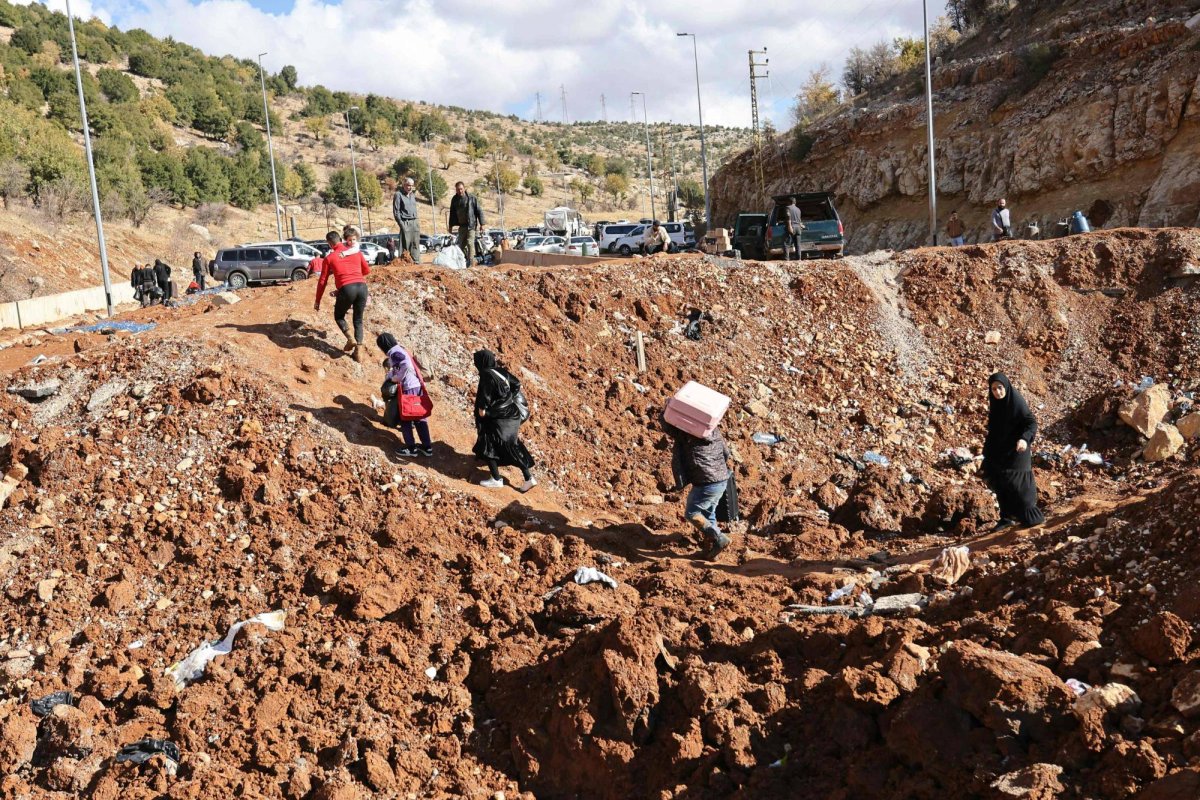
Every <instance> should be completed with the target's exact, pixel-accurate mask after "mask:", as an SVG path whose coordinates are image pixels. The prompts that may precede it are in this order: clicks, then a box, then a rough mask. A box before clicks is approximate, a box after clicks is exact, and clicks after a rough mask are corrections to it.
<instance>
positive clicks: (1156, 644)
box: [1133, 611, 1192, 667]
mask: <svg viewBox="0 0 1200 800" xmlns="http://www.w3.org/2000/svg"><path fill="white" fill-rule="evenodd" d="M1191 645H1192V630H1191V626H1190V625H1188V624H1187V623H1186V622H1184V621H1183V620H1182V619H1180V618H1179V617H1178V616H1176V615H1175V614H1172V613H1171V612H1170V611H1162V612H1159V613H1158V614H1155V615H1154V616H1153V617H1151V618H1150V619H1149V620H1147V621H1146V622H1144V623H1142V624H1141V625H1140V626H1138V629H1137V630H1136V631H1134V633H1133V649H1134V652H1136V653H1137V654H1138V655H1139V656H1141V657H1142V658H1144V659H1146V660H1147V661H1149V662H1150V663H1151V664H1154V665H1155V666H1160V667H1161V666H1166V665H1167V664H1170V663H1172V662H1175V661H1181V660H1182V659H1183V657H1184V655H1186V654H1187V651H1188V648H1189V647H1191Z"/></svg>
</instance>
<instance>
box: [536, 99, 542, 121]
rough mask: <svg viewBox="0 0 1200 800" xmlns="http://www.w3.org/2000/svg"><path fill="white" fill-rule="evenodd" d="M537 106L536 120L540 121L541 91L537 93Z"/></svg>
mask: <svg viewBox="0 0 1200 800" xmlns="http://www.w3.org/2000/svg"><path fill="white" fill-rule="evenodd" d="M537 106H538V110H537V121H538V122H541V121H542V93H541V92H538V93H537Z"/></svg>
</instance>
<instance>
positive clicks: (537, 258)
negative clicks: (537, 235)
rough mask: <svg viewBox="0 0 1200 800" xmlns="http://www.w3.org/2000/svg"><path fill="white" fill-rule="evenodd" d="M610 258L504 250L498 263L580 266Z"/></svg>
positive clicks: (537, 265) (528, 265)
mask: <svg viewBox="0 0 1200 800" xmlns="http://www.w3.org/2000/svg"><path fill="white" fill-rule="evenodd" d="M611 260H612V259H610V258H596V257H593V256H568V255H560V254H558V253H530V252H528V251H526V250H505V251H504V254H503V255H502V256H501V257H500V263H501V264H506V265H509V266H517V267H582V266H584V265H586V264H599V263H600V262H602V261H611Z"/></svg>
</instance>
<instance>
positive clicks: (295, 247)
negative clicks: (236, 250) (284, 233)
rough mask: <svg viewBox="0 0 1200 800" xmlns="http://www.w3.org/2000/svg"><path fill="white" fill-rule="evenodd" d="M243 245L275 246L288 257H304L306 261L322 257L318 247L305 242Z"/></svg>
mask: <svg viewBox="0 0 1200 800" xmlns="http://www.w3.org/2000/svg"><path fill="white" fill-rule="evenodd" d="M242 247H274V248H275V249H276V250H278V251H279V252H280V253H282V254H283V255H285V256H287V257H288V258H303V259H304V260H305V261H310V260H312V259H314V258H321V257H322V256H321V253H320V251H318V250H317V248H315V247H313V246H312V245H310V244H305V243H304V242H250V243H249V244H244V245H242Z"/></svg>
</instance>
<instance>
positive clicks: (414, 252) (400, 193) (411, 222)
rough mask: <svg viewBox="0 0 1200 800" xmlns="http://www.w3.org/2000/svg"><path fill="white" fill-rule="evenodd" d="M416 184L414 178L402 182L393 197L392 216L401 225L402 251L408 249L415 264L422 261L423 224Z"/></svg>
mask: <svg viewBox="0 0 1200 800" xmlns="http://www.w3.org/2000/svg"><path fill="white" fill-rule="evenodd" d="M415 189H416V184H415V183H414V182H413V179H412V178H405V179H404V180H403V181H401V182H400V188H399V189H397V190H396V194H395V196H394V197H393V198H392V216H393V217H394V218H395V219H396V224H397V225H398V226H399V227H400V252H404V251H405V250H407V251H408V255H409V257H411V258H412V260H413V263H414V264H420V263H421V226H420V223H419V222H418V221H417V195H416V192H415Z"/></svg>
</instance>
